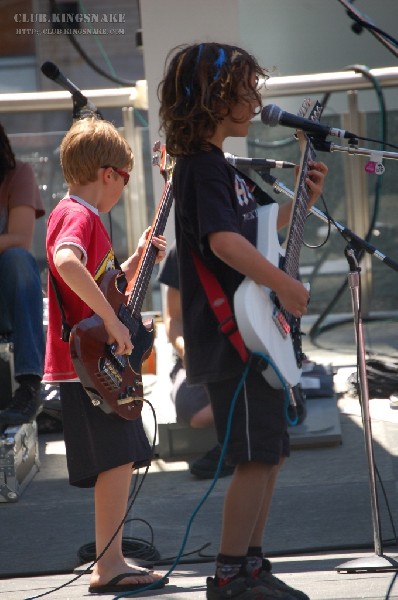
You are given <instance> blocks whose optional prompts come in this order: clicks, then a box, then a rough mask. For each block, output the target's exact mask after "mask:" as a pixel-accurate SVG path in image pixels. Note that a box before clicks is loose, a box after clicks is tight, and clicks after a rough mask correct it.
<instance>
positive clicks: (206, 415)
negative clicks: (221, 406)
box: [189, 403, 214, 428]
mask: <svg viewBox="0 0 398 600" xmlns="http://www.w3.org/2000/svg"><path fill="white" fill-rule="evenodd" d="M189 425H190V427H195V428H202V427H211V426H212V425H214V417H213V410H212V408H211V405H210V403H209V404H208V405H207V406H204V407H203V408H201V409H200V410H198V412H196V413H195V414H194V415H192V418H191V420H190V422H189Z"/></svg>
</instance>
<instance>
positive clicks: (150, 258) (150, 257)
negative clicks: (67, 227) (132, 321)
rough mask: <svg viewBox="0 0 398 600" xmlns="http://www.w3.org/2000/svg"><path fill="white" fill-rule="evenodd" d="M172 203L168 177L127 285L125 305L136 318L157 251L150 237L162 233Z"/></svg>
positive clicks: (139, 312)
mask: <svg viewBox="0 0 398 600" xmlns="http://www.w3.org/2000/svg"><path fill="white" fill-rule="evenodd" d="M172 203H173V193H172V185H171V179H169V180H168V181H167V182H166V185H165V188H164V191H163V195H162V198H161V200H160V203H159V206H158V209H157V212H156V215H155V218H154V220H153V223H152V227H151V232H150V234H149V236H148V238H147V241H146V243H145V247H144V250H143V252H142V254H141V258H140V262H139V264H138V267H137V270H136V272H135V275H134V277H133V280H132V282H131V283H130V285H129V289H131V292H130V294H129V298H128V301H127V306H128V308H129V310H130V312H131V314H132V315H133V316H135V317H136V318H138V317H139V316H140V314H141V309H142V305H143V302H144V299H145V295H146V293H147V290H148V287H149V282H150V279H151V276H152V271H153V267H154V265H155V261H156V255H157V252H158V251H157V249H156V248H155V246H154V245H153V244H152V238H153V237H156V236H159V235H162V234H163V233H164V230H165V227H166V223H167V219H168V216H169V214H170V209H171V205H172Z"/></svg>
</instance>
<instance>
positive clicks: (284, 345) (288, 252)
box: [234, 100, 321, 388]
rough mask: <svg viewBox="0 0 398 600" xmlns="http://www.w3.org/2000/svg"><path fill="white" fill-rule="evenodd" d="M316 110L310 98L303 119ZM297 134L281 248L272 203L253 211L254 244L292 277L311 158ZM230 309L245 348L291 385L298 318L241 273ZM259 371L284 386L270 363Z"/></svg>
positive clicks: (298, 351)
mask: <svg viewBox="0 0 398 600" xmlns="http://www.w3.org/2000/svg"><path fill="white" fill-rule="evenodd" d="M309 106H310V101H309V100H306V101H305V102H304V104H303V106H302V108H301V111H300V113H299V114H300V116H304V115H305V113H306V112H308V109H309ZM320 112H321V106H320V105H319V103H316V104H315V105H314V107H313V108H312V110H311V114H310V115H309V117H308V118H311V119H313V120H318V119H319V114H320ZM297 137H298V139H299V142H300V150H301V160H300V171H299V176H298V177H297V181H296V187H295V200H294V203H293V207H292V213H291V216H290V223H289V228H288V235H287V237H286V240H285V243H284V247H283V248H282V247H281V245H280V243H279V238H278V233H277V219H278V210H279V206H278V204H276V203H274V204H269V205H266V206H261V207H259V209H258V211H257V212H258V229H257V249H258V250H259V251H260V252H261V254H263V256H265V257H266V258H267V259H268V260H269V261H270V262H271V263H272V264H273V265H275V266H278V267H280V268H282V269H283V270H284V271H285V272H286V273H288V274H289V275H291V276H292V277H294V278H296V279H297V278H298V275H299V256H300V250H301V247H302V244H303V238H304V225H305V220H306V217H307V214H308V209H307V202H308V189H307V185H306V183H305V179H306V177H307V171H308V161H309V160H313V159H314V158H315V152H314V149H313V146H312V143H311V140H310V138H308V136H306V135H305V134H304V132H302V131H298V132H297ZM234 309H235V317H236V321H237V325H238V329H239V331H240V333H241V335H242V337H243V340H244V342H245V344H246V346H247V347H248V348H249V350H251V351H252V352H259V353H262V354H265V355H266V356H268V357H270V358H271V360H272V361H273V363H275V365H276V367H277V369H278V370H279V373H280V375H281V376H282V377H283V379H284V382H285V383H286V384H287V385H288V386H290V387H293V386H295V385H297V384H298V383H299V381H300V377H301V367H302V361H303V358H304V354H303V352H302V345H301V325H300V319H298V318H295V317H293V316H292V315H291V314H290V313H288V312H287V311H286V310H285V309H284V308H283V307H282V306H281V305H280V303H279V301H278V298H277V297H276V295H275V293H274V292H273V291H272V290H270V289H269V288H267V287H265V286H262V285H258V284H257V283H255V282H254V281H252V280H251V279H249V278H247V277H246V278H245V279H244V280H243V282H242V283H241V284H240V286H239V287H238V289H237V290H236V292H235V296H234ZM262 374H263V376H264V378H265V379H266V380H267V382H268V383H269V384H270V385H271V386H272V387H274V388H282V387H284V385H283V382H282V381H281V379H280V376H279V375H278V374H277V373H276V371H275V369H274V368H273V367H272V366H271V364H269V365H268V366H267V368H266V369H265V370H264V371H263V372H262Z"/></svg>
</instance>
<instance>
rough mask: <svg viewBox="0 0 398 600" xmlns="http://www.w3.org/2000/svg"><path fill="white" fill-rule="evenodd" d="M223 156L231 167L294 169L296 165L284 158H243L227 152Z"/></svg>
mask: <svg viewBox="0 0 398 600" xmlns="http://www.w3.org/2000/svg"><path fill="white" fill-rule="evenodd" d="M224 156H225V158H226V159H227V161H228V162H229V164H230V165H232V166H233V167H237V168H239V167H250V168H251V169H255V170H256V169H257V170H259V171H261V169H294V167H295V166H296V165H295V164H294V163H292V162H288V161H286V160H272V159H269V158H245V157H243V156H235V155H234V154H230V153H229V152H224Z"/></svg>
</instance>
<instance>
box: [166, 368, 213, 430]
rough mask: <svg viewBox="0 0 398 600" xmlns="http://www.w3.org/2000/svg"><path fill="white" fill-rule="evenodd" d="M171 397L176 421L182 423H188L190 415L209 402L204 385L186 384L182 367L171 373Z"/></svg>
mask: <svg viewBox="0 0 398 600" xmlns="http://www.w3.org/2000/svg"><path fill="white" fill-rule="evenodd" d="M171 398H172V400H173V402H174V405H175V408H176V415H177V423H181V424H184V425H189V424H190V423H191V419H192V417H193V416H194V415H196V413H197V412H199V411H200V410H202V408H204V407H205V406H207V405H208V404H209V403H210V400H209V396H208V395H207V390H206V388H205V386H204V385H188V384H187V374H186V371H185V369H184V367H180V368H179V369H178V370H177V371H176V372H175V373H174V374H173V387H172V389H171Z"/></svg>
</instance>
